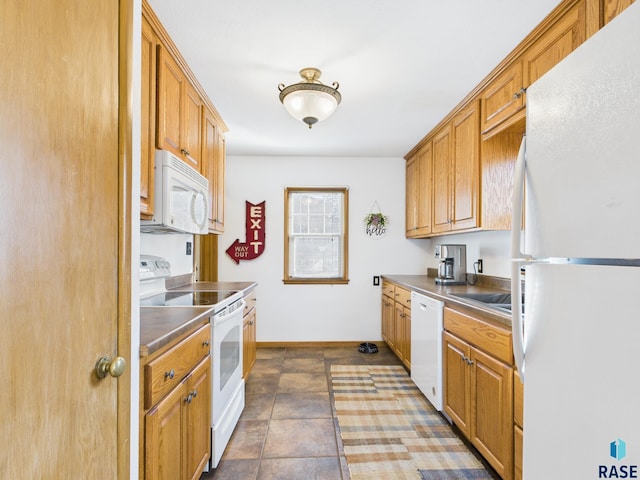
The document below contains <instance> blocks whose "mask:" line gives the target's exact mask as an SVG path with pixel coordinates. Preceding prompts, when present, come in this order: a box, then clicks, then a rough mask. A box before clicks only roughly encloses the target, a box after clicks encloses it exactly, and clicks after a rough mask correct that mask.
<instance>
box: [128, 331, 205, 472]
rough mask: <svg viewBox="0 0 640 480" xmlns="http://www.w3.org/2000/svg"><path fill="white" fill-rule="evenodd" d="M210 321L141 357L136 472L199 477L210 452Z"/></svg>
mask: <svg viewBox="0 0 640 480" xmlns="http://www.w3.org/2000/svg"><path fill="white" fill-rule="evenodd" d="M210 341H211V326H210V324H209V323H206V324H203V325H202V326H200V327H199V328H198V329H197V330H196V331H195V332H193V333H192V334H190V335H187V336H186V337H185V338H183V339H182V340H178V341H177V342H176V343H175V344H171V345H168V346H166V348H163V349H161V350H159V351H158V352H156V353H154V354H152V355H150V356H149V357H148V358H147V357H144V358H141V371H142V375H141V387H142V388H141V393H142V395H141V437H140V448H141V456H140V477H141V478H144V479H145V480H157V479H171V480H181V479H185V480H194V479H199V478H200V476H201V474H202V471H203V469H204V468H205V465H206V464H207V462H208V461H209V457H210V454H211V356H210V355H209V345H210Z"/></svg>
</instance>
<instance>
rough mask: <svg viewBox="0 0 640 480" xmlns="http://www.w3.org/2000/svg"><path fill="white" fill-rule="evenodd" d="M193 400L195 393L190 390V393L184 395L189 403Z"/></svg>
mask: <svg viewBox="0 0 640 480" xmlns="http://www.w3.org/2000/svg"><path fill="white" fill-rule="evenodd" d="M191 400H193V394H192V393H191V392H189V395H187V396H186V397H184V401H185V402H187V403H191Z"/></svg>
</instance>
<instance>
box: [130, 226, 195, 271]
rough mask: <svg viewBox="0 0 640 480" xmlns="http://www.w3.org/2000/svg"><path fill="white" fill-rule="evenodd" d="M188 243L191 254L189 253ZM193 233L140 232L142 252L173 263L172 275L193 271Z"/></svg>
mask: <svg viewBox="0 0 640 480" xmlns="http://www.w3.org/2000/svg"><path fill="white" fill-rule="evenodd" d="M187 243H191V254H189V255H187V248H188V247H187ZM193 247H194V242H193V235H191V234H186V233H185V234H182V233H176V234H151V233H141V234H140V253H141V254H142V255H156V256H158V257H163V258H164V259H165V260H167V261H168V262H169V263H170V264H171V275H172V276H175V275H183V274H185V273H193Z"/></svg>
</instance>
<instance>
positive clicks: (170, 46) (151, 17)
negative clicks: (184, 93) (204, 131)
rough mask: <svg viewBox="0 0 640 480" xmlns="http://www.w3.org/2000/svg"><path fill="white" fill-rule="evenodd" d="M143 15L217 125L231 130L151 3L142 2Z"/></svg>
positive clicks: (144, 0)
mask: <svg viewBox="0 0 640 480" xmlns="http://www.w3.org/2000/svg"><path fill="white" fill-rule="evenodd" d="M142 15H143V16H144V18H146V20H147V21H148V22H149V24H150V25H151V27H152V28H153V30H154V31H155V33H156V35H157V36H158V38H159V39H160V42H161V43H162V45H163V47H165V48H166V49H167V51H168V52H169V53H170V54H171V56H172V57H173V58H174V60H175V61H176V62H177V63H178V66H179V67H180V68H181V69H182V71H183V72H184V74H185V75H186V76H187V79H188V80H189V82H190V83H191V84H192V85H193V87H194V88H195V89H196V91H197V92H198V95H200V98H202V101H203V102H204V103H205V105H206V106H207V108H208V109H209V110H210V111H211V113H212V114H213V116H214V117H215V119H216V123H217V124H218V125H219V127H220V129H221V130H222V131H223V132H228V131H229V128H228V127H227V124H226V123H224V120H222V117H221V116H220V113H218V111H217V110H216V108H215V107H214V106H213V103H212V102H211V99H210V98H209V96H208V95H207V93H206V92H205V90H204V88H203V87H202V85H201V84H200V82H199V81H198V79H197V77H196V76H195V74H194V73H193V71H192V70H191V68H189V65H188V64H187V62H186V61H185V59H184V57H183V56H182V54H181V53H180V51H179V50H178V47H176V45H175V43H173V40H171V37H170V36H169V33H168V32H167V30H166V29H165V28H164V26H163V25H162V22H160V19H159V18H158V16H157V15H156V13H155V12H154V11H153V9H152V8H151V5H149V2H148V1H147V0H143V1H142Z"/></svg>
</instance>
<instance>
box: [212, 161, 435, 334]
mask: <svg viewBox="0 0 640 480" xmlns="http://www.w3.org/2000/svg"><path fill="white" fill-rule="evenodd" d="M404 184H405V161H404V159H402V158H373V159H372V158H334V157H323V158H309V157H304V158H297V157H285V158H277V157H228V158H227V172H226V197H225V198H226V204H225V233H224V234H223V235H221V237H220V242H219V253H218V255H219V272H218V277H219V279H220V280H225V281H248V280H252V281H257V282H258V284H259V285H258V291H257V293H258V322H257V325H258V328H257V337H258V341H259V342H278V341H282V342H285V341H367V340H373V341H376V340H380V338H381V337H380V287H374V286H373V285H372V279H373V276H374V275H381V274H426V268H427V263H428V257H429V256H432V249H431V247H430V243H431V241H430V240H407V239H406V238H405V235H404V228H405V220H404V215H405V196H404V195H405V193H404V191H405V189H404ZM291 186H348V187H349V223H350V227H349V278H350V282H349V284H348V285H284V284H283V283H282V279H283V269H284V264H283V261H284V244H283V237H284V188H285V187H291ZM245 201H249V202H251V203H260V202H262V201H266V207H265V209H266V229H265V234H266V240H265V250H264V253H263V254H262V255H261V256H260V257H258V258H257V259H255V260H250V261H241V262H240V264H239V265H236V263H235V262H234V261H233V260H231V258H230V257H229V256H228V255H227V254H226V252H225V250H226V249H227V248H228V247H229V246H230V245H231V244H232V243H233V241H234V240H235V239H236V238H237V239H239V240H240V241H244V240H245ZM374 202H377V203H378V205H379V206H380V209H381V210H382V213H384V214H385V215H388V216H389V218H390V226H389V232H388V233H387V235H386V236H385V237H383V238H379V239H372V238H370V237H368V236H367V235H365V233H364V230H363V221H362V220H363V218H364V216H365V215H366V214H368V213H369V212H370V210H371V207H372V206H373V203H374Z"/></svg>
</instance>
